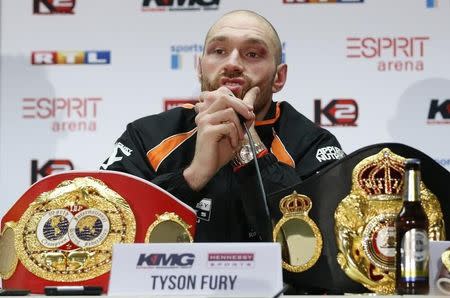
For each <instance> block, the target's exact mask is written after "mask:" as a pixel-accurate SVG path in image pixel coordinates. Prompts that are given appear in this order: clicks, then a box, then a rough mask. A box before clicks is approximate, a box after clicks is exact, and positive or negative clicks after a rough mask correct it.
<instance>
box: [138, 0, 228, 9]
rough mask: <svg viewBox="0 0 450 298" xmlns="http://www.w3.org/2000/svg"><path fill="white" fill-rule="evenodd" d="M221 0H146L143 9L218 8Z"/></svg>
mask: <svg viewBox="0 0 450 298" xmlns="http://www.w3.org/2000/svg"><path fill="white" fill-rule="evenodd" d="M219 2H220V0H144V1H143V2H142V11H159V12H161V11H188V12H191V11H197V10H217V9H218V8H219Z"/></svg>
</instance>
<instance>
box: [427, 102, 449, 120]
mask: <svg viewBox="0 0 450 298" xmlns="http://www.w3.org/2000/svg"><path fill="white" fill-rule="evenodd" d="M438 113H439V114H441V117H442V119H450V99H446V100H445V101H444V102H443V103H441V104H439V100H437V99H432V100H431V103H430V109H429V110H428V120H432V119H436V115H437V114H438Z"/></svg>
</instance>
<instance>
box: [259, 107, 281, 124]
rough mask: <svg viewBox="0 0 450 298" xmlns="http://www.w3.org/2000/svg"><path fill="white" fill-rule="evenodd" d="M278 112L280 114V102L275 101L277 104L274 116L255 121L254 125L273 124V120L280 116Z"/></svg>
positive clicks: (275, 120)
mask: <svg viewBox="0 0 450 298" xmlns="http://www.w3.org/2000/svg"><path fill="white" fill-rule="evenodd" d="M280 114H281V110H280V103H279V102H277V106H276V108H275V117H273V118H272V119H266V120H261V121H255V126H260V125H269V124H274V123H275V122H277V120H278V118H280Z"/></svg>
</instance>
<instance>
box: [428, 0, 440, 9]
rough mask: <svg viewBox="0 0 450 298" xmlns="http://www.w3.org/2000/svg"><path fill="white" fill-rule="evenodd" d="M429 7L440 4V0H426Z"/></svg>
mask: <svg viewBox="0 0 450 298" xmlns="http://www.w3.org/2000/svg"><path fill="white" fill-rule="evenodd" d="M425 2H426V4H427V8H435V7H437V6H438V0H425Z"/></svg>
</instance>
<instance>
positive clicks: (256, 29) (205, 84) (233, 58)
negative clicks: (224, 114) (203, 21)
mask: <svg viewBox="0 0 450 298" xmlns="http://www.w3.org/2000/svg"><path fill="white" fill-rule="evenodd" d="M275 55H276V44H275V39H274V36H273V33H272V31H270V29H269V27H268V25H267V24H265V23H263V22H262V21H261V20H259V19H258V18H256V17H254V16H251V15H246V14H232V15H228V16H225V17H223V18H222V19H221V20H219V21H218V22H217V23H216V24H215V25H214V26H213V28H212V29H211V30H210V32H209V35H208V37H207V39H206V42H205V49H204V55H203V57H202V59H201V61H200V66H199V67H200V69H199V76H200V81H201V87H202V91H213V90H216V89H218V88H219V87H221V86H225V87H227V88H228V89H230V90H231V91H232V92H233V93H234V95H235V96H236V97H238V98H243V97H244V95H245V93H246V92H247V91H248V90H249V89H250V88H252V87H254V86H258V87H259V88H260V91H261V92H260V95H259V97H258V98H257V99H256V101H255V106H254V110H255V114H256V115H257V117H258V113H261V112H262V111H263V113H264V114H265V112H267V109H268V107H269V106H270V102H271V99H272V93H273V92H276V91H278V90H275V89H274V87H273V82H274V78H275V76H276V72H277V67H276V62H275ZM262 116H264V115H262Z"/></svg>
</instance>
